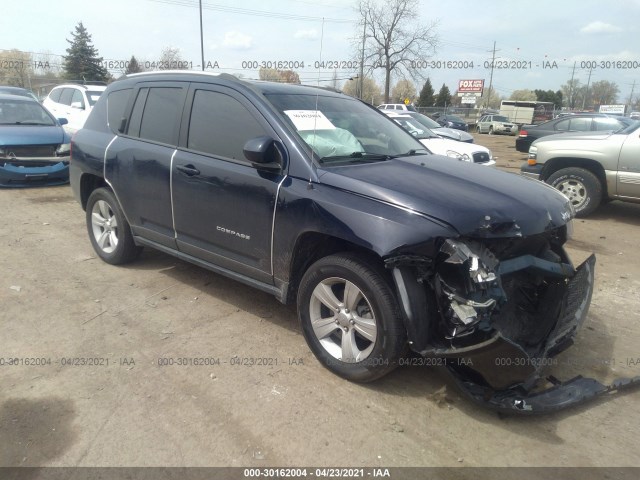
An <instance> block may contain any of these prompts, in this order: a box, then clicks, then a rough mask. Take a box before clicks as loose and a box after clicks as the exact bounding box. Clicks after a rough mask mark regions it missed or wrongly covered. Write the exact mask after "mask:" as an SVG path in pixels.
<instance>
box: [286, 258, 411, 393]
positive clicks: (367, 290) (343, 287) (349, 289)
mask: <svg viewBox="0 0 640 480" xmlns="http://www.w3.org/2000/svg"><path fill="white" fill-rule="evenodd" d="M298 318H299V320H300V324H301V327H302V332H303V334H304V336H305V339H306V340H307V344H308V345H309V348H310V349H311V351H312V352H313V353H314V355H315V356H316V358H317V359H318V360H319V361H320V363H322V365H323V366H324V367H326V368H327V369H329V370H331V371H332V372H333V373H335V374H337V375H339V376H341V377H343V378H346V379H347V380H351V381H355V382H370V381H373V380H376V379H378V378H380V377H382V376H383V375H385V374H387V373H388V372H390V371H391V370H393V369H394V368H395V367H396V366H397V363H398V359H399V358H400V356H401V355H402V354H403V353H404V351H405V347H406V332H405V329H404V325H403V322H402V318H401V314H400V309H399V306H398V302H397V300H396V298H395V295H394V293H393V290H392V288H391V286H390V284H389V282H388V280H387V277H386V275H385V271H384V269H383V268H381V267H379V266H377V265H374V264H373V263H372V262H371V261H368V260H367V259H366V258H365V257H362V256H359V255H354V254H348V253H345V254H336V255H330V256H328V257H325V258H322V259H320V260H318V261H317V262H316V263H314V264H313V265H311V267H309V269H308V270H307V271H306V273H305V274H304V276H303V278H302V281H301V283H300V288H299V290H298Z"/></svg>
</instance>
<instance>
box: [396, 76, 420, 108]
mask: <svg viewBox="0 0 640 480" xmlns="http://www.w3.org/2000/svg"><path fill="white" fill-rule="evenodd" d="M415 97H416V86H415V85H414V84H413V82H410V81H409V80H407V79H404V78H403V79H402V80H398V83H396V84H395V85H394V87H393V90H392V93H391V98H392V99H393V101H394V102H396V103H404V100H405V99H406V98H408V99H409V100H410V101H413V99H415Z"/></svg>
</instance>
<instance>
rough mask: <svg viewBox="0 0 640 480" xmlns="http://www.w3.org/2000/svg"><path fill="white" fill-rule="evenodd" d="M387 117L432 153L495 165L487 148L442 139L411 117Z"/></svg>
mask: <svg viewBox="0 0 640 480" xmlns="http://www.w3.org/2000/svg"><path fill="white" fill-rule="evenodd" d="M385 113H387V112H385ZM387 116H388V117H389V118H390V119H392V120H393V121H395V122H397V123H398V124H400V126H401V127H402V128H404V129H405V130H406V131H408V132H409V133H410V134H411V135H413V136H414V137H416V138H417V139H418V140H420V143H422V144H423V145H424V146H425V147H427V148H428V149H429V150H430V151H431V152H432V153H435V154H437V155H445V156H447V157H452V158H456V159H458V160H462V161H465V162H471V163H477V164H479V165H485V166H491V165H495V164H496V161H495V160H494V158H493V155H492V154H491V150H489V149H488V148H487V147H483V146H482V145H478V144H476V143H466V142H458V141H455V140H449V139H446V138H442V137H440V136H438V135H436V134H435V133H434V132H433V131H432V130H430V129H429V128H427V127H425V126H424V125H422V124H421V123H419V122H417V121H416V120H415V119H414V118H413V117H411V115H407V114H402V113H391V112H389V113H387Z"/></svg>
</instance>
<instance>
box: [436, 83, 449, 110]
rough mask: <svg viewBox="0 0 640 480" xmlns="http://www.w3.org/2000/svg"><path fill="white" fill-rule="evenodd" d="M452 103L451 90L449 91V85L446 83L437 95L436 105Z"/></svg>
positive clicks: (441, 105)
mask: <svg viewBox="0 0 640 480" xmlns="http://www.w3.org/2000/svg"><path fill="white" fill-rule="evenodd" d="M450 104H451V92H450V91H449V87H447V86H446V85H445V84H444V83H443V84H442V87H441V88H440V91H439V92H438V96H437V97H436V107H445V106H447V105H450Z"/></svg>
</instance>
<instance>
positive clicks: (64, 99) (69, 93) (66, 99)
mask: <svg viewBox="0 0 640 480" xmlns="http://www.w3.org/2000/svg"><path fill="white" fill-rule="evenodd" d="M74 91H75V89H74V88H65V89H63V90H62V94H60V103H61V104H63V105H71V97H73V92H74Z"/></svg>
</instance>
